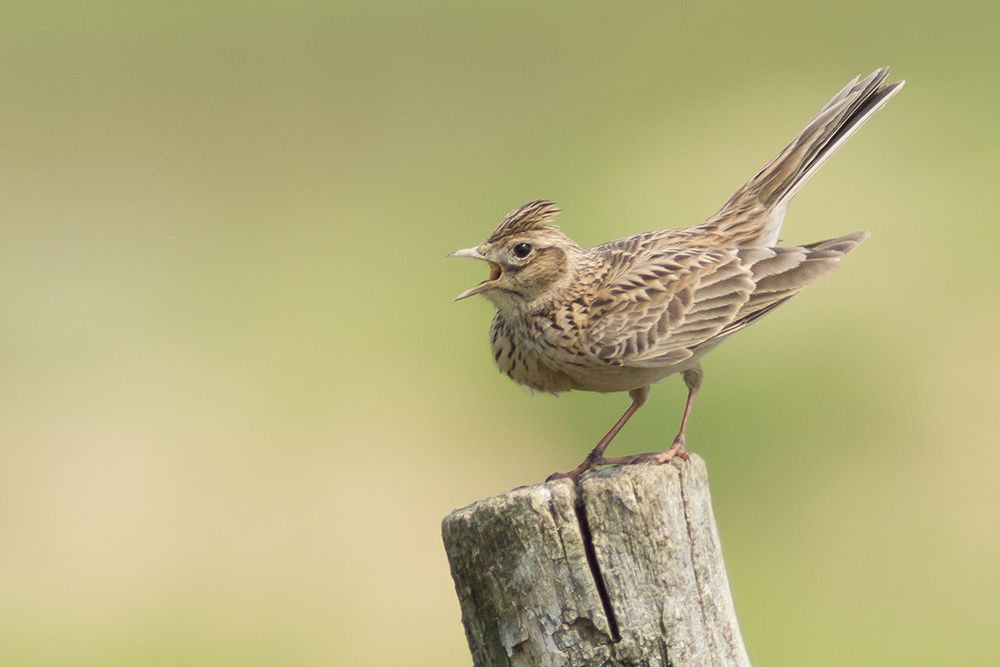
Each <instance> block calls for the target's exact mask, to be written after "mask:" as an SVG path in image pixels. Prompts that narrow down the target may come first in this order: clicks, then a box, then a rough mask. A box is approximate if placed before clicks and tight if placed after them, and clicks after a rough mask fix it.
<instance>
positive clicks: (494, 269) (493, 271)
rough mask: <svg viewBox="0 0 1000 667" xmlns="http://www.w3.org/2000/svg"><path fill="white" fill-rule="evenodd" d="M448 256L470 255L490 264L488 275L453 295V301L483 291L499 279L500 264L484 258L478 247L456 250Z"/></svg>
mask: <svg viewBox="0 0 1000 667" xmlns="http://www.w3.org/2000/svg"><path fill="white" fill-rule="evenodd" d="M448 257H471V258H472V259H481V260H483V261H484V262H489V264H490V277H489V278H487V279H486V280H484V281H483V282H481V283H479V284H478V285H476V286H475V287H473V288H471V289H467V290H465V291H464V292H462V293H461V294H459V295H458V296H456V297H455V301H461V300H462V299H467V298H468V297H470V296H475V295H476V294H479V293H480V292H485V291H486V290H488V289H490V288H491V287H493V285H495V284H496V282H497V281H498V280H499V279H500V274H501V270H500V265H499V264H494V263H493V262H490V260H488V259H486V256H485V255H483V254H482V253H481V252H479V249H478V248H463V249H462V250H456V251H455V252H453V253H451V254H450V255H448Z"/></svg>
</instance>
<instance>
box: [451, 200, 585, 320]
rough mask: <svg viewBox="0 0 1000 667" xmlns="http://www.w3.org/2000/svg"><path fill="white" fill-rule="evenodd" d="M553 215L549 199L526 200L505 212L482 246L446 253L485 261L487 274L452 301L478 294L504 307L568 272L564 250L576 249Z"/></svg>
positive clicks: (528, 299) (521, 302)
mask: <svg viewBox="0 0 1000 667" xmlns="http://www.w3.org/2000/svg"><path fill="white" fill-rule="evenodd" d="M558 214H559V209H558V208H556V205H555V204H554V203H552V202H550V201H534V202H531V203H530V204H525V205H524V206H522V207H520V208H517V209H515V210H513V211H511V212H510V213H508V214H507V216H506V217H505V218H504V219H503V220H502V221H501V222H500V224H499V225H498V226H497V228H496V230H495V231H494V232H493V233H492V234H491V235H490V237H489V238H488V239H486V241H485V242H483V243H482V245H479V246H477V247H475V248H465V249H463V250H456V251H455V252H453V253H451V254H450V255H448V256H449V257H471V258H473V259H480V260H483V261H485V262H487V263H489V265H490V276H489V278H487V279H486V280H484V281H483V282H481V283H479V284H478V285H476V286H475V287H473V288H471V289H468V290H466V291H464V292H462V293H461V294H459V295H458V296H457V297H455V300H456V301H458V300H460V299H465V298H467V297H470V296H473V295H475V294H482V295H483V296H485V297H486V298H487V299H489V300H490V301H492V302H493V304H494V305H495V306H496V307H497V308H500V309H501V310H505V309H508V308H519V307H523V306H525V305H527V304H530V303H532V302H534V301H535V300H537V299H538V298H539V297H542V296H544V295H545V294H546V293H547V292H548V291H549V289H550V288H552V287H553V286H554V285H555V284H556V283H558V282H559V280H560V278H562V277H564V276H565V275H567V273H568V272H569V257H568V253H569V252H572V251H573V250H574V249H575V250H579V246H577V245H576V244H575V243H573V241H571V240H570V239H569V237H567V236H566V235H565V234H563V233H562V232H561V231H559V228H558V227H556V226H555V225H554V224H551V223H552V221H553V220H554V219H555V217H556V215H558Z"/></svg>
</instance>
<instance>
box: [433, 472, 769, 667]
mask: <svg viewBox="0 0 1000 667" xmlns="http://www.w3.org/2000/svg"><path fill="white" fill-rule="evenodd" d="M443 534H444V543H445V549H446V551H447V552H448V559H449V561H450V562H451V573H452V577H453V578H454V579H455V588H456V590H457V592H458V597H459V601H460V602H461V606H462V622H463V624H464V625H465V634H466V636H467V637H468V640H469V647H470V648H471V650H472V657H473V661H474V662H475V665H476V667H499V666H501V665H503V666H507V665H518V666H525V667H528V666H531V667H535V666H539V667H549V666H552V667H556V666H564V665H565V666H573V667H577V666H582V665H588V666H589V665H595V666H596V665H601V666H604V667H618V666H623V667H624V666H625V665H629V666H638V665H643V666H648V667H668V666H669V667H716V666H718V667H723V666H725V667H730V666H736V667H749V665H750V661H749V659H748V658H747V654H746V649H745V648H744V646H743V640H742V639H741V637H740V632H739V626H738V624H737V622H736V612H735V611H734V609H733V601H732V596H731V594H730V592H729V582H728V580H727V579H726V569H725V565H724V564H723V562H722V549H721V547H720V544H719V535H718V532H717V530H716V526H715V517H714V516H713V514H712V502H711V497H710V496H709V492H708V475H707V473H706V470H705V463H704V461H702V460H701V459H700V458H699V457H697V456H694V455H691V460H690V461H687V462H685V461H674V462H672V463H670V464H668V465H662V466H651V465H633V466H616V467H612V468H608V469H605V470H602V471H600V472H595V473H590V474H587V475H584V476H583V477H582V478H581V479H580V480H578V481H576V482H574V481H572V480H567V479H562V480H557V481H554V482H548V483H545V484H536V485H534V486H527V487H521V488H518V489H514V490H513V491H510V492H508V493H505V494H503V495H500V496H496V497H494V498H487V499H485V500H480V501H478V502H476V503H473V504H472V505H469V506H468V507H465V508H463V509H460V510H455V511H454V512H452V513H451V514H450V515H449V516H448V517H447V518H445V520H444V522H443Z"/></svg>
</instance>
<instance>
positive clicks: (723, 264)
mask: <svg viewBox="0 0 1000 667" xmlns="http://www.w3.org/2000/svg"><path fill="white" fill-rule="evenodd" d="M865 238H867V234H866V233H864V232H861V233H858V234H852V235H850V236H845V237H841V238H839V239H833V240H831V241H824V242H820V243H815V244H812V245H809V246H796V247H789V248H760V247H750V248H726V249H719V248H701V249H698V248H674V249H663V248H654V249H648V250H645V251H641V252H638V253H635V254H631V253H623V252H622V251H621V250H620V248H622V247H627V244H624V243H622V244H621V245H620V246H618V247H612V246H610V245H608V246H604V247H603V248H602V249H603V250H604V251H605V252H608V253H615V254H616V255H617V256H615V257H609V264H610V265H612V266H614V267H615V270H614V271H612V272H610V273H609V274H608V276H607V277H606V279H605V282H604V284H603V285H602V286H601V289H600V290H599V292H598V294H597V296H596V298H595V299H594V302H593V303H592V311H591V314H590V318H589V321H590V328H589V331H588V336H589V342H590V346H589V352H590V356H591V357H592V358H594V359H595V360H598V361H599V362H602V363H606V364H611V365H618V366H631V367H638V368H643V367H645V368H649V367H658V366H664V365H672V364H676V363H679V362H682V361H684V360H685V359H688V358H690V357H692V356H693V355H695V354H696V353H697V352H698V350H699V348H701V347H703V346H710V345H713V346H714V345H715V344H717V343H718V342H719V341H720V340H721V339H722V338H725V337H727V336H729V335H731V334H733V333H735V332H736V331H739V330H740V329H743V328H745V327H746V326H748V325H749V324H751V323H753V322H755V321H756V320H758V319H759V318H760V317H763V316H764V315H765V314H767V313H768V312H770V311H771V310H773V309H774V308H776V307H777V306H779V305H780V304H782V303H784V302H785V301H786V300H788V299H789V298H790V297H792V296H793V295H795V294H796V293H798V292H799V291H801V290H802V289H804V288H805V287H806V286H807V285H809V284H810V283H812V282H813V281H815V280H817V279H819V278H821V277H823V276H825V275H828V274H830V273H833V272H834V271H836V270H837V267H838V266H839V264H840V258H841V257H842V256H843V255H844V254H846V253H847V252H850V251H851V250H853V249H854V248H855V247H857V245H858V244H859V243H860V242H861V241H863V240H864V239H865ZM626 240H627V239H623V240H622V241H626Z"/></svg>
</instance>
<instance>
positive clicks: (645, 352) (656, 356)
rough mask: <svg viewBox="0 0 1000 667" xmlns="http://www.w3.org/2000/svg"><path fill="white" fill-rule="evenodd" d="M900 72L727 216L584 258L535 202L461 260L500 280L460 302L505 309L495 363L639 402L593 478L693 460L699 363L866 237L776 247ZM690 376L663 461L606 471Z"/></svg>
mask: <svg viewBox="0 0 1000 667" xmlns="http://www.w3.org/2000/svg"><path fill="white" fill-rule="evenodd" d="M887 74H888V69H880V70H878V71H876V72H873V73H872V74H871V75H869V76H868V77H867V78H865V79H864V80H862V81H858V79H857V78H855V79H854V80H853V81H851V82H850V83H848V84H847V86H845V87H844V89H843V90H841V91H840V92H839V93H837V95H835V96H834V98H833V99H832V100H830V102H829V103H827V105H826V106H824V107H823V108H822V109H821V110H820V112H819V114H817V115H816V117H815V118H813V120H812V121H811V122H810V123H809V124H808V125H807V126H806V128H805V129H804V130H803V131H802V133H801V134H799V136H797V137H796V138H795V140H794V141H792V143H790V144H789V145H788V146H787V147H786V148H785V149H784V150H783V151H781V153H779V154H778V156H777V157H776V158H774V159H773V160H771V162H770V163H769V164H768V165H767V166H766V167H764V169H763V170H762V171H761V172H760V173H759V174H757V175H756V176H754V177H753V178H751V179H750V180H749V181H748V182H747V183H746V184H745V185H744V186H743V187H741V188H740V189H739V190H737V192H736V194H734V195H733V196H732V198H730V200H729V201H727V202H726V203H725V205H723V207H722V208H721V209H720V210H719V212H718V213H716V214H715V215H713V216H712V217H710V218H709V219H707V220H705V221H704V222H702V223H700V224H697V225H694V226H692V227H685V228H681V229H671V230H664V231H652V232H644V233H642V234H636V235H635V236H627V237H625V238H621V239H618V240H615V241H609V242H608V243H604V244H602V245H599V246H596V247H594V248H590V249H583V248H581V247H580V246H578V245H577V244H576V243H574V242H573V241H572V240H571V239H570V238H569V237H568V236H566V235H565V234H563V233H562V232H561V231H560V230H559V228H558V227H557V226H555V224H554V220H555V218H556V215H557V214H558V213H559V209H558V208H556V205H555V204H554V203H552V202H549V201H534V202H531V203H530V204H525V205H524V206H521V207H520V208H517V209H515V210H513V211H511V212H510V213H509V214H508V215H507V216H506V217H505V218H504V219H503V220H502V221H501V222H500V224H499V226H497V228H496V230H494V232H493V234H491V235H490V237H489V238H488V239H486V241H485V242H484V243H482V244H481V245H479V246H478V247H475V248H466V249H464V250H458V251H457V252H454V253H452V254H451V255H450V256H454V257H472V258H474V259H480V260H483V261H485V262H487V263H488V264H489V266H490V276H489V278H488V279H487V280H485V281H483V282H481V283H480V284H478V285H476V286H475V287H473V288H472V289H469V290H467V291H465V292H463V293H462V294H460V295H458V297H456V301H457V300H459V299H465V298H467V297H470V296H472V295H474V294H482V295H483V296H485V297H486V298H487V299H489V300H490V301H491V302H493V305H495V306H496V308H497V314H496V317H495V318H494V320H493V326H492V328H491V330H490V342H491V343H492V347H493V358H494V359H495V360H496V363H497V366H498V367H499V368H500V370H501V371H502V372H504V373H506V374H507V375H508V376H510V377H511V379H513V380H514V381H515V382H518V383H520V384H522V385H526V386H528V387H530V388H532V389H535V390H539V391H546V392H551V393H554V394H555V393H559V392H562V391H568V390H570V389H580V390H584V391H597V392H603V393H607V392H617V391H627V392H628V393H629V396H630V397H631V398H632V404H631V405H630V406H629V408H628V410H626V411H625V414H624V415H622V417H621V419H619V420H618V422H617V423H616V424H615V425H614V426H613V427H611V430H610V431H608V433H607V434H606V435H605V436H604V437H603V438H601V440H600V442H598V443H597V446H596V447H594V449H593V451H591V452H590V454H589V455H588V456H587V457H586V458H585V459H584V461H583V462H582V463H581V464H580V465H579V466H577V467H576V468H574V469H573V470H571V471H569V472H564V473H555V474H553V475H552V476H551V477H549V479H557V478H560V477H575V476H577V475H579V474H581V473H583V472H584V471H586V470H589V469H591V468H593V467H595V466H600V465H607V464H619V463H638V462H641V461H654V462H656V463H665V462H667V461H669V460H670V459H671V458H673V457H674V456H681V457H683V458H687V454H686V453H685V451H684V430H685V428H686V427H687V423H688V417H690V415H691V406H692V405H693V404H694V397H695V395H696V394H697V393H698V388H699V386H700V385H701V380H702V371H701V366H700V364H699V360H700V359H701V357H703V356H704V355H705V354H706V353H707V352H708V351H709V350H712V349H714V348H715V347H716V346H717V345H719V344H720V343H721V342H722V341H723V340H725V339H726V338H728V337H729V336H731V335H732V334H734V333H736V332H737V331H740V330H741V329H743V328H745V327H747V326H749V325H750V324H752V323H754V322H756V321H757V320H758V319H760V318H761V317H763V316H764V315H766V314H767V313H769V312H771V311H772V310H773V309H774V308H776V307H777V306H779V305H780V304H782V303H784V302H785V301H787V300H788V299H789V298H791V297H792V296H793V295H795V294H796V293H798V292H799V291H800V290H802V289H804V288H805V287H806V286H807V285H809V284H810V283H812V282H813V281H814V280H817V279H818V278H820V277H822V276H825V275H828V274H830V273H833V272H834V271H836V270H837V268H838V266H839V265H840V258H841V257H843V256H844V255H846V254H847V253H849V252H850V251H851V250H853V249H854V248H856V247H857V245H858V244H859V243H861V241H863V240H864V239H865V238H867V237H868V233H867V232H857V233H855V234H849V235H847V236H842V237H840V238H837V239H832V240H829V241H821V242H818V243H812V244H809V245H803V246H796V247H784V248H778V247H774V246H776V245H777V243H778V234H779V233H780V231H781V223H782V221H783V219H784V217H785V211H786V210H787V209H788V204H789V202H790V201H791V200H792V197H794V196H795V193H796V192H798V191H799V188H801V187H802V186H803V185H804V184H805V182H806V181H808V180H809V178H811V177H812V175H813V174H815V173H816V171H817V170H818V169H819V168H820V167H821V166H822V165H823V163H825V162H826V161H827V160H828V159H829V158H830V156H831V155H833V154H834V152H836V150H837V149H838V148H840V147H841V146H842V145H843V143H844V142H845V141H847V140H848V139H849V138H850V137H851V135H853V134H854V133H855V132H856V131H857V130H858V128H859V127H861V125H863V124H864V123H865V121H867V120H868V119H869V118H871V117H872V115H873V114H875V112H876V111H878V110H879V109H881V108H882V107H883V106H884V105H885V104H886V102H888V101H889V99H890V98H891V97H892V96H893V95H895V94H896V93H897V92H898V91H899V89H900V88H901V87H902V86H903V83H904V82H903V81H898V82H896V83H893V84H888V85H883V81H884V80H885V77H886V75H887ZM674 373H680V374H681V375H682V376H683V378H684V383H685V384H686V385H687V388H688V397H687V403H686V405H685V406H684V414H683V416H682V417H681V425H680V430H679V432H678V433H677V437H676V438H674V440H673V443H672V444H671V446H670V447H669V448H667V449H666V450H665V451H663V452H658V453H646V454H637V455H633V456H621V457H605V456H604V451H605V449H607V447H608V445H609V444H610V443H611V440H612V439H613V438H614V437H615V436H616V435H617V434H618V432H619V431H620V430H621V429H622V427H623V426H624V425H625V422H627V421H628V420H629V418H630V417H631V416H632V415H633V414H635V412H636V410H638V409H639V408H640V407H641V406H642V404H643V403H645V402H646V398H647V397H648V396H649V387H650V385H651V384H652V383H654V382H657V381H659V380H662V379H663V378H665V377H667V376H668V375H672V374H674Z"/></svg>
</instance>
